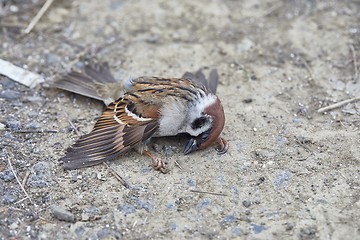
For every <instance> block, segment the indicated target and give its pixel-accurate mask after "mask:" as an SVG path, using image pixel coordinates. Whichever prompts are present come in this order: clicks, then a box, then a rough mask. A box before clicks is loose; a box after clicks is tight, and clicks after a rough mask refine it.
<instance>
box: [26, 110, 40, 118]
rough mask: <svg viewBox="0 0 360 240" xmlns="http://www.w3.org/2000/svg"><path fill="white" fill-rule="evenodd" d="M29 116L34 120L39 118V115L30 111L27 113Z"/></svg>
mask: <svg viewBox="0 0 360 240" xmlns="http://www.w3.org/2000/svg"><path fill="white" fill-rule="evenodd" d="M27 115H28V117H29V118H34V117H37V116H38V115H39V113H38V112H36V111H30V112H28V113H27Z"/></svg>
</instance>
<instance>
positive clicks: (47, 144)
mask: <svg viewBox="0 0 360 240" xmlns="http://www.w3.org/2000/svg"><path fill="white" fill-rule="evenodd" d="M44 2H45V1H40V0H33V1H25V0H12V1H0V42H1V45H0V49H1V51H0V58H1V59H4V60H6V61H9V62H11V63H13V64H16V65H18V66H20V67H22V68H25V69H28V70H30V71H32V72H36V73H39V74H41V75H42V76H44V77H45V79H46V82H45V84H42V85H41V86H38V87H36V88H34V89H30V88H27V87H25V86H22V85H19V84H17V83H15V82H13V81H11V80H10V79H8V78H6V77H4V76H0V113H1V115H0V123H1V125H0V129H2V130H0V149H1V151H0V239H54V238H57V239H119V238H124V239H143V238H150V239H169V238H174V239H175V238H176V239H193V238H194V239H200V238H201V239H230V238H241V239H359V236H360V220H359V219H360V202H359V198H360V191H359V190H360V189H359V187H360V186H359V185H360V180H359V178H360V163H359V161H360V101H357V102H356V101H354V102H352V103H349V104H346V105H344V106H342V107H340V108H335V109H333V110H330V111H327V112H325V113H318V112H317V110H318V109H319V108H321V107H324V106H328V105H331V104H334V103H337V102H340V101H342V100H346V99H351V98H354V97H360V69H359V66H360V2H359V1H357V0H353V1H351V0H345V1H340V0H339V1H335V0H332V1H331V0H329V1H314V0H288V1H286V0H283V1H280V0H266V1H260V0H244V1H234V0H225V1H220V0H219V1H215V0H214V1H205V0H204V1H190V0H184V1H176V2H175V1H165V0H156V1H151V2H150V1H145V0H141V1H130V0H128V1H120V0H119V1H117V0H102V1H96V0H91V1H86V0H75V1H55V3H53V4H52V6H51V7H50V8H49V9H48V10H47V12H46V14H45V15H44V16H43V18H41V19H40V21H39V22H38V23H37V24H36V26H35V28H34V29H33V30H32V31H31V32H30V34H28V35H23V34H22V31H23V29H25V28H26V26H27V25H28V24H29V22H30V21H31V19H32V18H33V17H34V16H35V15H36V13H37V12H38V11H39V10H40V8H41V6H42V5H43V3H44ZM94 58H96V59H98V60H99V61H107V62H109V64H110V66H111V69H112V71H113V73H114V75H115V76H116V78H118V79H123V78H128V77H137V76H144V75H145V76H163V77H180V76H181V75H182V74H183V73H184V72H185V71H196V70H197V69H199V68H203V69H204V71H205V72H208V71H209V70H210V69H212V68H216V69H217V70H218V72H219V74H220V82H221V83H220V86H219V88H218V96H219V98H220V99H221V100H222V103H223V106H224V108H225V114H226V126H225V128H224V131H223V137H224V138H226V139H227V140H228V142H229V144H230V149H229V152H228V153H227V154H225V155H222V156H218V155H217V154H216V151H215V150H214V148H213V147H211V148H209V149H206V150H204V151H198V152H196V153H193V154H190V155H186V156H184V155H183V153H182V150H183V147H184V144H185V141H186V139H183V138H177V137H174V138H162V139H153V141H152V142H151V144H150V148H151V149H153V151H155V154H156V155H157V156H160V157H163V158H164V159H166V162H167V167H168V169H169V170H170V172H169V173H168V174H162V173H160V172H158V171H155V170H153V169H152V167H151V166H150V161H149V160H148V159H147V158H146V157H144V156H141V155H139V154H137V153H136V152H131V153H129V154H127V155H125V156H123V157H121V158H119V159H117V160H115V161H112V162H109V166H110V167H112V168H113V169H114V171H115V172H117V173H118V174H119V175H120V176H122V177H123V178H124V179H125V180H126V181H127V182H128V184H129V185H130V187H129V188H125V187H124V186H123V185H122V184H121V182H120V181H119V180H118V179H117V178H116V175H115V174H114V172H113V171H111V170H110V169H109V168H108V167H107V166H105V165H98V166H95V167H90V168H86V169H80V170H74V171H64V170H63V169H62V167H61V166H59V165H58V164H57V160H58V159H59V158H60V157H61V156H63V155H64V154H65V149H66V148H67V147H69V146H71V144H72V143H74V142H75V141H76V139H77V138H78V133H79V132H80V133H81V134H84V133H87V132H89V131H90V130H91V128H92V126H93V124H94V123H95V119H96V117H98V116H99V115H100V114H101V111H102V109H103V105H102V104H101V103H100V102H98V101H96V100H92V99H88V98H85V97H81V96H78V95H75V94H71V93H67V92H64V91H61V90H57V89H51V88H48V86H49V83H50V82H51V81H53V80H54V79H56V78H58V77H59V76H60V75H61V74H63V73H65V72H67V71H68V70H69V69H70V68H71V67H79V66H81V65H82V64H84V62H86V61H87V60H89V59H94ZM22 188H23V189H22ZM25 192H26V194H27V195H28V196H27V195H26V194H25Z"/></svg>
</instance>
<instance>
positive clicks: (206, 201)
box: [196, 198, 211, 209]
mask: <svg viewBox="0 0 360 240" xmlns="http://www.w3.org/2000/svg"><path fill="white" fill-rule="evenodd" d="M210 205H211V199H210V198H204V199H202V200H201V201H200V202H199V203H198V204H197V205H196V208H197V209H203V208H207V207H208V206H210Z"/></svg>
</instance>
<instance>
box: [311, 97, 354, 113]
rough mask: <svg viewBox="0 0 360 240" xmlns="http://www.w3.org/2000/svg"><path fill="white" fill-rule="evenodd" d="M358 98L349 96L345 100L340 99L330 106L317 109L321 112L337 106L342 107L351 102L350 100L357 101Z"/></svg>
mask: <svg viewBox="0 0 360 240" xmlns="http://www.w3.org/2000/svg"><path fill="white" fill-rule="evenodd" d="M359 100H360V97H355V98H351V99H347V100H344V101H341V102H337V103H334V104H332V105H330V106H327V107H322V108H320V109H318V110H317V112H318V113H323V112H328V111H331V110H333V109H335V108H339V107H342V106H344V105H346V104H348V103H352V102H356V101H359Z"/></svg>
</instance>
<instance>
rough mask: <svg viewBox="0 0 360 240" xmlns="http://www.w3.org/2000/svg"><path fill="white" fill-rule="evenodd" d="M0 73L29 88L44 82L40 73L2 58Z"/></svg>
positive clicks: (0, 60)
mask: <svg viewBox="0 0 360 240" xmlns="http://www.w3.org/2000/svg"><path fill="white" fill-rule="evenodd" d="M0 75H4V76H6V77H8V78H10V79H11V80H13V81H15V82H18V83H21V84H23V85H25V86H28V87H30V88H33V87H35V86H36V85H38V84H39V83H42V82H44V78H43V77H42V76H41V75H39V74H37V73H33V72H30V71H28V70H25V69H23V68H21V67H18V66H15V65H14V64H12V63H10V62H8V61H5V60H3V59H0Z"/></svg>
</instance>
